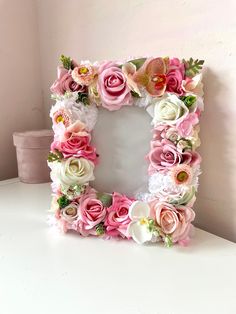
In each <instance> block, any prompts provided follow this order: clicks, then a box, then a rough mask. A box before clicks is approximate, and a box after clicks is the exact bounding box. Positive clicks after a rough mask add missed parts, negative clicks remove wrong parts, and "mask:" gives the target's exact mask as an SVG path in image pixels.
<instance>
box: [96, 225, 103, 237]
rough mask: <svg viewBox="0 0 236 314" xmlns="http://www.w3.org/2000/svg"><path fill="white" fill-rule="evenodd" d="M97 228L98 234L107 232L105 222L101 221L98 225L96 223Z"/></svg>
mask: <svg viewBox="0 0 236 314" xmlns="http://www.w3.org/2000/svg"><path fill="white" fill-rule="evenodd" d="M95 230H96V234H97V235H98V236H100V235H103V234H104V233H105V226H104V223H103V222H100V223H99V224H98V225H96V227H95Z"/></svg>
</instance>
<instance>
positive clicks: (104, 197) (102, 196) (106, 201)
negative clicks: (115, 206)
mask: <svg viewBox="0 0 236 314" xmlns="http://www.w3.org/2000/svg"><path fill="white" fill-rule="evenodd" d="M97 198H98V199H99V201H101V202H102V204H103V206H104V207H109V206H111V204H112V195H111V194H108V193H99V192H98V193H97Z"/></svg>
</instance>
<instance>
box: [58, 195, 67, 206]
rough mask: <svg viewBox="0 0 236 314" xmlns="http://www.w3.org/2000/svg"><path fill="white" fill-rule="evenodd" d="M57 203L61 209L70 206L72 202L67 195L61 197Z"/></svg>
mask: <svg viewBox="0 0 236 314" xmlns="http://www.w3.org/2000/svg"><path fill="white" fill-rule="evenodd" d="M57 203H58V205H59V207H60V208H64V207H66V206H68V205H69V204H70V201H69V200H68V198H67V197H66V196H65V195H62V196H61V197H59V198H58V200H57Z"/></svg>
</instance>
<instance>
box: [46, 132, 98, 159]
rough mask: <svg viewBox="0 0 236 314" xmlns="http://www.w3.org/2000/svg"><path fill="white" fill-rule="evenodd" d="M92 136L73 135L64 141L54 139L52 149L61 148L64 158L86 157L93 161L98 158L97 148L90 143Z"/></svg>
mask: <svg viewBox="0 0 236 314" xmlns="http://www.w3.org/2000/svg"><path fill="white" fill-rule="evenodd" d="M89 142H90V137H88V136H74V135H72V136H71V137H70V138H69V139H68V140H66V141H64V142H59V141H54V142H53V143H52V144H51V150H52V151H55V149H57V150H59V151H60V152H61V153H62V154H63V157H64V158H69V157H72V156H74V157H78V158H79V157H84V158H86V159H88V160H91V161H93V162H95V161H96V159H97V154H96V149H95V148H94V147H93V146H90V145H89Z"/></svg>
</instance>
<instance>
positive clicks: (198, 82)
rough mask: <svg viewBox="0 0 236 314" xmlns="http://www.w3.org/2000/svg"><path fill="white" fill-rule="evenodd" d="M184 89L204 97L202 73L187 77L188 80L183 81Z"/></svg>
mask: <svg viewBox="0 0 236 314" xmlns="http://www.w3.org/2000/svg"><path fill="white" fill-rule="evenodd" d="M183 89H184V90H185V92H186V93H191V94H194V95H197V96H200V97H203V95H204V93H203V84H202V74H201V73H200V74H197V75H195V76H194V77H192V78H188V77H187V78H186V80H185V81H183Z"/></svg>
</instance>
